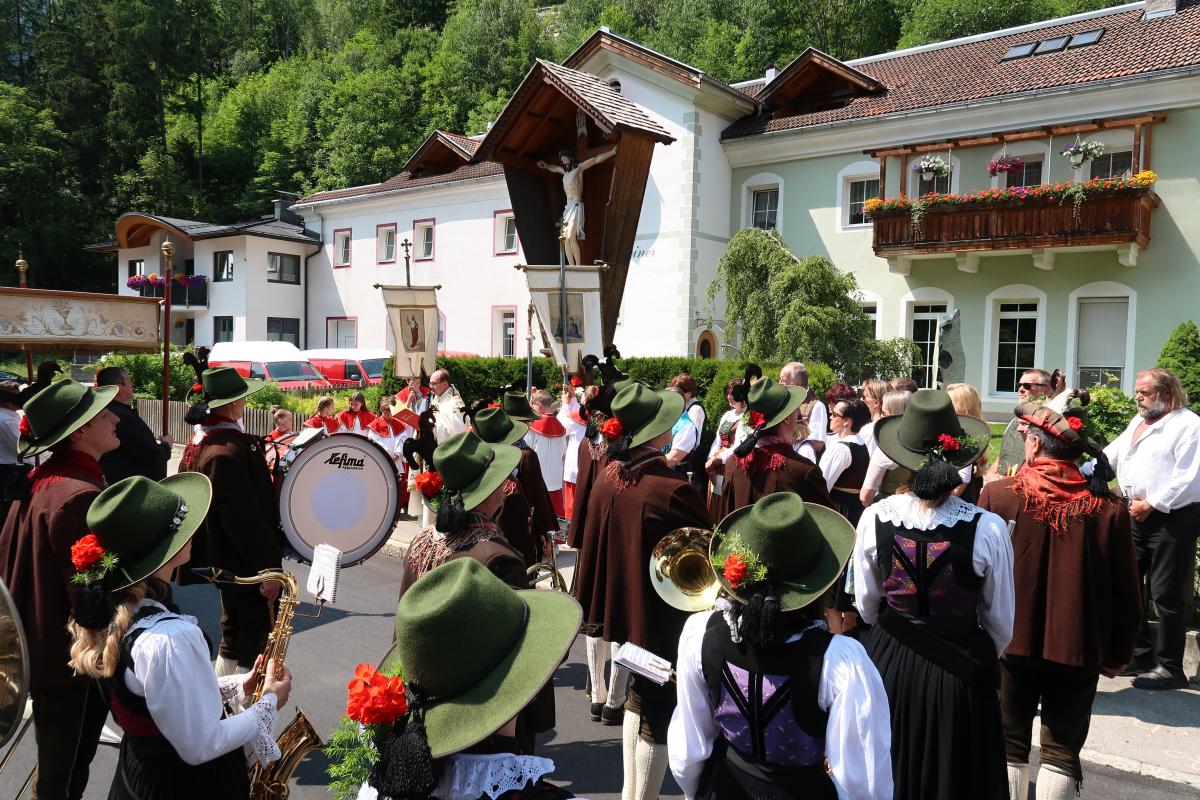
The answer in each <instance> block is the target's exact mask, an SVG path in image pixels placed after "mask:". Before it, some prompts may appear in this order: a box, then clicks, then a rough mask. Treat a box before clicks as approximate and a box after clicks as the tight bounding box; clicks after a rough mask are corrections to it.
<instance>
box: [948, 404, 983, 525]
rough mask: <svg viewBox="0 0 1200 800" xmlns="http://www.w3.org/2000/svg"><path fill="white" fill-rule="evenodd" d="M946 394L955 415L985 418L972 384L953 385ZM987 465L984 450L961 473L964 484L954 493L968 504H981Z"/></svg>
mask: <svg viewBox="0 0 1200 800" xmlns="http://www.w3.org/2000/svg"><path fill="white" fill-rule="evenodd" d="M946 394H948V395H950V402H952V403H953V404H954V413H956V414H965V415H967V416H968V417H980V418H982V417H983V402H982V401H981V400H980V399H979V392H978V391H976V389H975V387H974V386H972V385H971V384H969V383H952V384H950V385H949V386H947V387H946ZM987 464H988V460H987V450H984V451H983V454H982V455H980V456H979V458H977V459H976V460H975V462H974V463H971V464H967V465H966V466H965V467H963V468H962V470H961V471H960V472H959V475H960V476H961V477H962V481H963V482H962V486H959V487H958V488H957V489H955V490H954V493H955V494H956V495H958V496H959V497H961V498H962V499H963V500H966V501H967V502H968V503H977V502H979V493H980V492H982V491H983V473H985V472H986V471H987Z"/></svg>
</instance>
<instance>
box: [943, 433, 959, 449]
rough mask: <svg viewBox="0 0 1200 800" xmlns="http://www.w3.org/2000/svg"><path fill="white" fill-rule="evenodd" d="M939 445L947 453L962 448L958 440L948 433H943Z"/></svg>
mask: <svg viewBox="0 0 1200 800" xmlns="http://www.w3.org/2000/svg"><path fill="white" fill-rule="evenodd" d="M938 444H939V445H941V447H942V450H944V451H945V452H947V453H951V452H954V451H955V450H958V449H959V447H960V445H959V443H958V439H957V438H955V437H953V436H951V435H950V434H948V433H943V434H941V435H940V436H938Z"/></svg>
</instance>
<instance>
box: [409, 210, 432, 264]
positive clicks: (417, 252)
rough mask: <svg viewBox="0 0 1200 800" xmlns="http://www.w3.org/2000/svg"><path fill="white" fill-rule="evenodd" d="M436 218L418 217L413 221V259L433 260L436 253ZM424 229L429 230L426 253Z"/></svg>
mask: <svg viewBox="0 0 1200 800" xmlns="http://www.w3.org/2000/svg"><path fill="white" fill-rule="evenodd" d="M436 228H437V220H436V219H418V220H415V221H414V222H413V259H412V260H413V261H433V259H434V258H435V257H436V255H437V238H436V235H435V234H436ZM425 231H429V239H428V241H429V251H428V255H426V251H425V249H424V246H425V237H424V233H425Z"/></svg>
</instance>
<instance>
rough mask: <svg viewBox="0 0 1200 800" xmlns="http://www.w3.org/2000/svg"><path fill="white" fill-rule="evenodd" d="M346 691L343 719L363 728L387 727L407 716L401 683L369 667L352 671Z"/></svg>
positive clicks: (399, 679)
mask: <svg viewBox="0 0 1200 800" xmlns="http://www.w3.org/2000/svg"><path fill="white" fill-rule="evenodd" d="M346 690H347V699H346V716H348V717H349V718H350V719H352V720H354V721H355V722H361V723H362V724H363V725H376V724H383V725H390V724H392V723H393V722H395V721H396V720H397V719H399V718H400V717H402V716H404V714H406V713H408V701H407V699H406V698H405V696H404V681H403V680H402V679H401V678H388V677H386V676H384V675H382V674H380V673H379V672H378V671H376V669H375V668H374V667H373V666H371V665H370V664H359V665H358V666H357V667H355V668H354V677H353V678H351V679H350V683H348V684H347V685H346Z"/></svg>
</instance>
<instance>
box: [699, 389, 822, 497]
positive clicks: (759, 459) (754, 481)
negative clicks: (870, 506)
mask: <svg viewBox="0 0 1200 800" xmlns="http://www.w3.org/2000/svg"><path fill="white" fill-rule="evenodd" d="M805 396H806V390H805V389H804V388H802V387H799V386H785V385H783V384H779V383H776V382H775V381H774V380H772V379H771V378H763V379H762V380H760V381H758V382H757V383H755V384H754V385H753V386H751V387H750V390H749V391H748V392H747V395H746V398H747V407H748V408H749V410H750V417H749V420H748V422H749V426H748V427H749V433H747V435H746V438H745V439H744V440H743V441H742V443H741V444H739V445H738V446H737V448H735V449H734V452H733V456H732V457H731V458H730V459H729V463H728V464H726V465H725V485H724V486H723V487H722V489H721V498H720V501H719V502H718V503H717V504H716V506H715V508H714V513H713V519H714V520H718V519H722V518H724V517H726V516H728V515H729V514H731V513H733V512H734V511H737V510H738V509H739V508H745V507H746V506H750V505H754V503H755V501H757V500H758V499H759V498H760V497H765V496H767V495H769V494H773V493H775V492H795V493H796V494H798V495H800V497H801V498H803V499H804V500H805V501H806V502H809V503H816V504H817V505H822V506H825V507H826V508H833V500H832V499H831V498H830V497H829V490H828V488H827V487H826V486H825V479H824V477H822V475H821V470H820V468H818V467H817V465H816V464H815V463H813V462H812V461H810V460H808V459H807V458H805V457H803V456H800V455H798V454H797V453H796V451H795V444H796V442H797V441H799V440H800V439H801V434H802V432H803V431H804V426H803V424H802V421H801V419H800V405H801V404H802V403H803V402H804V398H805Z"/></svg>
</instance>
